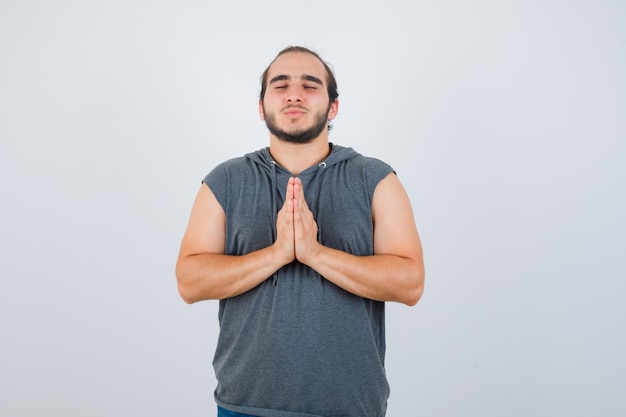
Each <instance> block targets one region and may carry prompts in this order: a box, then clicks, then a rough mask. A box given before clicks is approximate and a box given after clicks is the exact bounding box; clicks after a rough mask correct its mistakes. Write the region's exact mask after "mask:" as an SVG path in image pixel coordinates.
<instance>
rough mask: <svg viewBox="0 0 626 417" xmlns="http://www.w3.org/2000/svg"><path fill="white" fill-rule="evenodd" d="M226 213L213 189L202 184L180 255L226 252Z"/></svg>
mask: <svg viewBox="0 0 626 417" xmlns="http://www.w3.org/2000/svg"><path fill="white" fill-rule="evenodd" d="M225 238H226V215H225V213H224V209H223V208H222V206H221V205H220V203H219V202H218V201H217V198H215V195H214V194H213V192H212V191H211V189H210V188H209V187H208V186H207V185H206V184H202V186H201V187H200V190H199V191H198V194H197V195H196V199H195V201H194V203H193V207H192V209H191V215H190V216H189V224H188V225H187V230H186V231H185V235H184V236H183V241H182V244H181V250H180V256H181V257H182V256H189V255H197V254H200V253H224V249H225Z"/></svg>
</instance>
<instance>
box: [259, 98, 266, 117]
mask: <svg viewBox="0 0 626 417" xmlns="http://www.w3.org/2000/svg"><path fill="white" fill-rule="evenodd" d="M259 116H261V120H265V112H263V100H261V99H259Z"/></svg>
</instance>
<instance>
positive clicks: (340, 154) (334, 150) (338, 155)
mask: <svg viewBox="0 0 626 417" xmlns="http://www.w3.org/2000/svg"><path fill="white" fill-rule="evenodd" d="M328 145H329V146H330V154H329V155H328V156H327V157H326V159H324V161H322V162H320V164H319V165H317V166H313V167H310V168H308V169H306V170H304V171H303V172H302V173H305V172H309V170H311V169H316V168H318V167H320V168H327V167H330V166H332V165H334V164H336V163H339V162H341V161H345V160H347V159H350V158H354V157H355V156H358V155H359V154H358V153H357V152H356V151H355V150H354V149H352V148H346V147H343V146H339V145H335V144H333V143H329V144H328ZM245 157H246V158H248V159H250V160H252V161H254V162H255V163H256V164H258V165H259V166H261V167H263V168H265V169H267V170H268V172H271V171H273V170H274V168H275V167H276V162H275V161H274V160H273V159H272V155H271V154H270V148H269V147H266V148H263V149H259V150H258V151H255V152H251V153H248V154H246V155H245Z"/></svg>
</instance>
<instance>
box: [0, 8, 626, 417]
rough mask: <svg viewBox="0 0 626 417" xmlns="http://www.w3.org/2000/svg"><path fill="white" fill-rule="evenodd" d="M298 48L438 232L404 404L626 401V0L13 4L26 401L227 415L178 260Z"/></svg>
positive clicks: (21, 378)
mask: <svg viewBox="0 0 626 417" xmlns="http://www.w3.org/2000/svg"><path fill="white" fill-rule="evenodd" d="M290 44H302V45H305V46H308V47H311V48H313V49H315V50H316V51H318V52H319V53H320V54H321V55H322V56H323V57H324V58H325V59H326V60H328V61H329V62H330V63H331V64H332V66H333V68H334V70H335V72H336V75H337V78H338V81H339V89H340V103H341V104H340V113H339V116H338V118H337V119H336V121H335V130H334V131H333V132H332V134H331V140H332V141H333V142H335V143H338V144H341V145H344V146H352V147H354V148H355V149H357V150H358V151H359V152H361V153H363V154H366V155H370V156H376V157H379V158H381V159H383V160H385V161H386V162H388V163H390V164H391V165H392V166H393V167H394V168H395V169H396V170H397V172H398V174H399V176H400V178H401V180H402V181H403V183H404V185H405V187H406V188H407V190H408V192H409V194H410V196H411V199H412V202H413V206H414V212H415V216H416V220H417V223H418V228H419V230H420V233H421V236H422V240H423V245H424V249H425V261H426V268H427V284H426V292H425V294H424V297H423V299H422V301H420V303H419V304H418V305H417V306H416V307H414V308H408V307H405V306H401V305H394V304H389V305H388V357H387V368H388V375H389V379H390V382H391V385H392V396H391V398H390V403H389V412H388V416H390V417H400V416H429V417H436V416H446V417H447V416H450V417H452V416H476V417H484V416H520V417H521V416H570V417H572V416H605V417H606V416H623V415H626V395H625V394H626V378H625V375H626V364H625V362H626V360H625V355H624V352H626V342H625V335H624V330H625V326H624V317H626V308H625V307H624V301H623V299H624V294H625V292H626V285H625V283H624V280H625V278H626V272H625V271H626V268H625V265H624V260H623V259H624V257H623V252H624V249H625V243H624V242H625V239H626V222H625V220H624V213H625V212H626V195H625V193H626V185H625V181H624V179H625V178H626V169H625V167H624V163H625V162H624V161H625V157H626V144H625V141H626V82H625V80H626V76H625V75H624V74H626V6H625V3H623V2H621V1H508V2H507V1H486V0H482V1H473V2H465V1H461V0H449V1H446V0H444V1H408V0H407V1H399V0H390V1H384V2H382V1H381V2H368V1H363V0H359V1H356V0H354V1H333V2H331V1H319V2H287V1H285V2H281V1H275V0H272V1H268V2H262V1H258V2H255V1H249V2H235V1H233V2H223V3H222V4H220V3H218V2H213V1H190V0H179V1H175V2H174V1H148V0H145V1H137V0H134V1H133V0H130V1H122V0H109V1H98V2H96V1H55V2H47V1H41V0H39V1H38V0H30V1H29V0H20V1H18V0H1V1H0V140H1V145H0V146H1V147H0V190H1V193H2V194H1V195H2V197H1V198H2V204H0V274H1V281H0V285H1V287H0V331H1V333H0V335H1V338H2V339H1V343H0V415H2V416H7V417H9V416H10V417H21V416H66V417H67V416H90V417H97V416H107V417H108V416H190V417H191V416H213V415H215V406H214V403H213V398H212V392H213V389H214V384H215V381H214V379H213V371H212V368H211V359H212V355H213V349H214V346H215V342H216V335H217V317H216V312H217V302H204V303H199V304H195V305H192V306H188V305H186V304H184V303H183V302H182V301H181V299H180V298H179V296H178V294H177V291H176V285H175V277H174V264H175V261H176V256H177V252H178V246H179V243H180V239H181V237H182V233H183V231H184V228H185V226H186V222H187V218H188V215H189V210H190V208H191V204H192V201H193V198H194V196H195V193H196V191H197V190H198V188H199V187H200V181H201V179H202V178H203V177H204V175H205V174H206V173H207V172H208V171H209V170H210V169H211V168H212V167H213V166H215V165H216V164H217V163H219V162H221V161H223V160H225V159H228V158H231V157H235V156H240V155H242V154H243V153H245V152H249V151H252V150H256V149H259V148H261V147H263V146H266V145H267V143H268V135H267V131H266V129H265V126H264V124H263V123H262V122H261V121H260V120H259V117H258V114H257V94H258V89H259V76H260V74H261V72H262V71H263V69H264V68H265V67H266V65H267V64H268V63H269V62H270V61H271V59H272V58H273V57H274V55H275V54H276V53H277V52H278V51H279V50H280V49H282V48H283V47H284V46H287V45H290Z"/></svg>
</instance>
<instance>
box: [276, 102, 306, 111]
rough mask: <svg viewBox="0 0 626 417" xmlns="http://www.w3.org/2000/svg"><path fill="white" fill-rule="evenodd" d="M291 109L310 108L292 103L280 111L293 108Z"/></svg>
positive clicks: (304, 109)
mask: <svg viewBox="0 0 626 417" xmlns="http://www.w3.org/2000/svg"><path fill="white" fill-rule="evenodd" d="M291 109H298V110H303V111H309V109H307V108H306V107H304V106H301V105H299V104H290V105H288V106H285V107H283V108H282V109H281V110H280V111H281V112H284V111H287V110H291Z"/></svg>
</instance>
